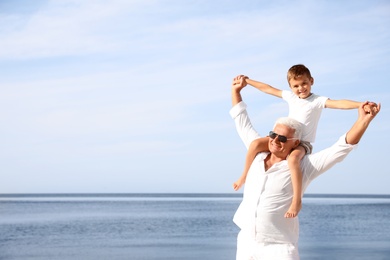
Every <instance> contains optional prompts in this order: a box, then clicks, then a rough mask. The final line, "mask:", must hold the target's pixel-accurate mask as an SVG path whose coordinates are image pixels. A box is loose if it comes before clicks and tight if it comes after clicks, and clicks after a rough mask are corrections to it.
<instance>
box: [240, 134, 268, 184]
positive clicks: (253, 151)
mask: <svg viewBox="0 0 390 260" xmlns="http://www.w3.org/2000/svg"><path fill="white" fill-rule="evenodd" d="M268 140H269V137H262V138H259V139H256V140H253V141H252V143H251V144H250V145H249V148H248V152H247V154H246V157H245V165H244V171H243V172H242V175H241V176H240V178H239V179H238V180H237V181H236V182H235V183H233V189H234V190H236V191H237V190H239V189H240V188H241V186H242V185H243V184H244V183H245V180H246V175H247V174H248V171H249V168H250V167H251V164H252V162H253V159H255V157H256V155H257V154H258V153H260V152H265V151H268Z"/></svg>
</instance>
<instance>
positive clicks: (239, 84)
mask: <svg viewBox="0 0 390 260" xmlns="http://www.w3.org/2000/svg"><path fill="white" fill-rule="evenodd" d="M245 86H246V82H245V76H242V75H239V76H237V77H235V78H234V79H233V83H232V106H235V105H237V104H238V103H240V102H241V101H242V97H241V90H242V89H243V88H244V87H245Z"/></svg>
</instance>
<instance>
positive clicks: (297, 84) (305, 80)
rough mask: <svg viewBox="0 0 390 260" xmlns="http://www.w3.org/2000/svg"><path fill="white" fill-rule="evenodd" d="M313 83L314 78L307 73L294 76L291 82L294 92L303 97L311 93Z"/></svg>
mask: <svg viewBox="0 0 390 260" xmlns="http://www.w3.org/2000/svg"><path fill="white" fill-rule="evenodd" d="M313 83H314V79H313V78H309V77H308V76H306V75H302V76H300V77H298V78H296V79H294V78H292V79H290V82H289V84H290V88H291V90H292V92H293V93H294V94H295V95H297V96H298V97H299V98H302V99H304V98H307V97H309V96H310V95H311V86H312V85H313Z"/></svg>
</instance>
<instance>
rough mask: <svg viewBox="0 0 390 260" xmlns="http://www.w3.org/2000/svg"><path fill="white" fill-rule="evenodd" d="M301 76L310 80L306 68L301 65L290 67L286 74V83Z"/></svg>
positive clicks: (309, 74)
mask: <svg viewBox="0 0 390 260" xmlns="http://www.w3.org/2000/svg"><path fill="white" fill-rule="evenodd" d="M302 76H307V77H308V78H309V79H311V78H312V77H311V73H310V70H309V69H308V68H306V66H305V65H303V64H297V65H294V66H292V67H291V68H290V69H289V70H288V72H287V82H290V80H291V79H297V78H300V77H302Z"/></svg>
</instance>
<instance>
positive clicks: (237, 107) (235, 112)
mask: <svg viewBox="0 0 390 260" xmlns="http://www.w3.org/2000/svg"><path fill="white" fill-rule="evenodd" d="M246 107H247V106H246V104H245V103H244V101H241V102H240V103H238V104H237V105H235V106H234V107H232V109H230V112H229V114H230V116H231V117H232V118H233V119H235V118H236V117H237V116H238V115H239V114H241V113H242V112H243V111H245V110H246Z"/></svg>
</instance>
